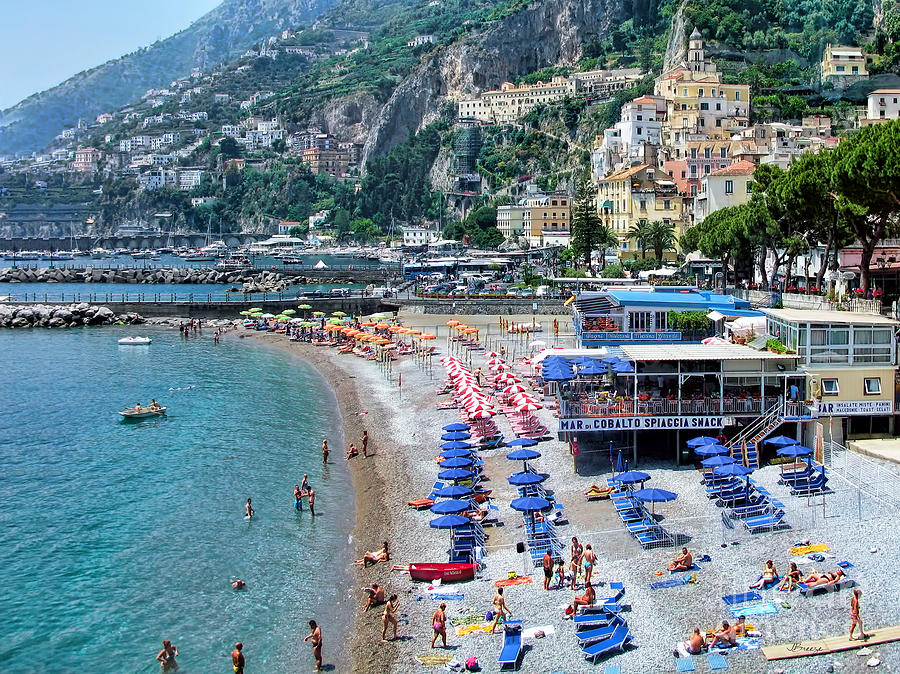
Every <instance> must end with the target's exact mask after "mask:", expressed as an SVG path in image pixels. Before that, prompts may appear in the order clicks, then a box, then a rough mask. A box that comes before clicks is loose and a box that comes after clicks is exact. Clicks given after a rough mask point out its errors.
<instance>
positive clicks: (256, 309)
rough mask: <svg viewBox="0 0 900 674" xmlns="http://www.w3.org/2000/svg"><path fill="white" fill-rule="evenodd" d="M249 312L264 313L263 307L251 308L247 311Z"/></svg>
mask: <svg viewBox="0 0 900 674" xmlns="http://www.w3.org/2000/svg"><path fill="white" fill-rule="evenodd" d="M247 311H253V312H256V311H262V307H250V308H249V309H247Z"/></svg>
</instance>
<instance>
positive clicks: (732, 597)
mask: <svg viewBox="0 0 900 674" xmlns="http://www.w3.org/2000/svg"><path fill="white" fill-rule="evenodd" d="M760 599H762V595H761V594H759V593H758V592H742V593H741V594H726V595H725V596H724V597H722V601H724V602H725V603H726V604H728V605H729V606H734V605H735V604H743V603H744V602H748V601H758V600H760Z"/></svg>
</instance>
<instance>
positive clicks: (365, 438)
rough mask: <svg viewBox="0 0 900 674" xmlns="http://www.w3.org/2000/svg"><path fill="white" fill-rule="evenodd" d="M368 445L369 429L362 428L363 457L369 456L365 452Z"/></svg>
mask: <svg viewBox="0 0 900 674" xmlns="http://www.w3.org/2000/svg"><path fill="white" fill-rule="evenodd" d="M368 447H369V431H366V430H363V434H362V454H363V458H366V457H367V456H369V455H368V454H367V453H366V451H367V448H368Z"/></svg>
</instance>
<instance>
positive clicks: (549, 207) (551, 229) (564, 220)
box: [524, 192, 572, 246]
mask: <svg viewBox="0 0 900 674" xmlns="http://www.w3.org/2000/svg"><path fill="white" fill-rule="evenodd" d="M525 206H526V207H527V211H526V212H525V214H524V227H525V231H526V232H528V241H529V243H530V245H532V246H557V245H558V246H568V245H569V239H570V237H571V227H570V224H571V221H572V198H571V197H570V196H569V195H568V194H566V193H564V192H561V193H560V192H557V193H553V194H541V195H534V196H529V197H527V198H526V199H525Z"/></svg>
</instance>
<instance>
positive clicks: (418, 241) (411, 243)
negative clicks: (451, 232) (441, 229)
mask: <svg viewBox="0 0 900 674" xmlns="http://www.w3.org/2000/svg"><path fill="white" fill-rule="evenodd" d="M401 231H402V232H403V245H404V246H406V247H407V248H420V247H422V246H427V245H428V244H429V243H434V242H435V241H437V240H438V239H439V238H441V237H440V235H439V233H438V231H437V230H436V229H433V228H431V227H402V228H401Z"/></svg>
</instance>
